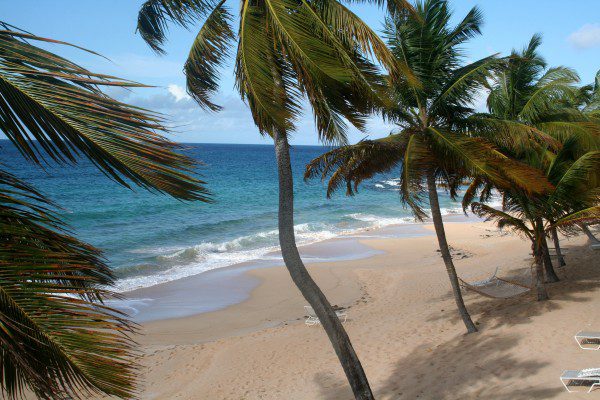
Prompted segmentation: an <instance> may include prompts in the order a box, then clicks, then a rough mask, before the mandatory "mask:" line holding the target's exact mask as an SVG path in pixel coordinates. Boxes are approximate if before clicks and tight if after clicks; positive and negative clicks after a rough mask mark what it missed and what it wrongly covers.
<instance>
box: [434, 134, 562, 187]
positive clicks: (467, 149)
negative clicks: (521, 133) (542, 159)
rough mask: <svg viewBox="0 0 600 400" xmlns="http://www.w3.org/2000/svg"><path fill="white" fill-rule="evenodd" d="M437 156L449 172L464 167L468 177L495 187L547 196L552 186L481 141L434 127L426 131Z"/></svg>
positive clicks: (533, 172) (532, 171)
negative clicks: (487, 182)
mask: <svg viewBox="0 0 600 400" xmlns="http://www.w3.org/2000/svg"><path fill="white" fill-rule="evenodd" d="M428 132H430V133H431V134H432V138H433V140H434V143H435V144H436V146H437V147H438V150H437V153H438V155H442V154H444V155H445V156H444V162H445V163H446V164H447V165H450V167H451V169H458V170H460V169H461V168H467V171H468V173H469V175H470V176H484V177H486V178H488V179H490V180H491V181H492V182H493V183H494V184H495V185H498V186H501V187H505V188H510V187H513V186H514V185H516V186H517V187H519V188H521V189H523V190H525V191H526V192H528V193H548V192H549V191H551V189H552V185H551V184H550V183H549V182H548V180H547V179H546V177H545V175H544V174H543V173H541V172H540V171H539V170H537V169H535V168H531V167H529V166H527V165H525V164H523V163H520V162H518V161H515V160H512V159H510V158H508V157H507V156H505V155H504V154H502V153H500V152H499V151H497V150H496V149H495V148H494V147H493V146H491V145H490V144H489V143H487V142H485V141H484V140H482V139H481V138H472V137H466V136H460V135H457V134H454V133H451V132H447V131H444V130H442V129H439V128H437V127H430V128H428Z"/></svg>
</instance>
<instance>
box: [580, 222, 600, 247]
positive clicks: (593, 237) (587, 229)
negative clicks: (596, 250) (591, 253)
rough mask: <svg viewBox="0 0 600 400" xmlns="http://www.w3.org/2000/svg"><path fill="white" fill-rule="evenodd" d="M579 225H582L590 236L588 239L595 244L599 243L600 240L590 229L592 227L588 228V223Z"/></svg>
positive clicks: (582, 228)
mask: <svg viewBox="0 0 600 400" xmlns="http://www.w3.org/2000/svg"><path fill="white" fill-rule="evenodd" d="M579 226H580V227H581V230H582V231H583V232H584V233H585V234H586V236H587V237H588V240H589V241H590V242H592V243H593V244H599V243H600V240H598V239H597V238H596V236H594V234H593V233H592V231H590V228H588V227H587V225H585V224H580V225H579Z"/></svg>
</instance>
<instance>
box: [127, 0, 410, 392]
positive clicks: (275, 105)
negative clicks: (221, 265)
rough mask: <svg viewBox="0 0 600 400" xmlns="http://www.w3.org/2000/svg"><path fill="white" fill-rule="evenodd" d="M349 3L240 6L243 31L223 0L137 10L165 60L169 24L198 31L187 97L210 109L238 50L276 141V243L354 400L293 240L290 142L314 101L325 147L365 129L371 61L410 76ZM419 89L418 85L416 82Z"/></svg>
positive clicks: (168, 0) (347, 365)
mask: <svg viewBox="0 0 600 400" xmlns="http://www.w3.org/2000/svg"><path fill="white" fill-rule="evenodd" d="M363 2H370V3H377V4H380V5H387V9H388V10H389V12H390V13H392V14H403V13H410V12H411V7H410V5H409V4H408V3H407V2H406V0H388V1H383V0H363ZM344 3H354V1H336V0H331V1H320V0H299V1H289V0H251V1H242V2H241V3H236V5H237V4H239V5H240V9H239V19H240V24H239V29H238V31H237V32H234V30H233V28H232V27H231V22H232V20H233V18H232V15H231V13H230V11H229V8H228V5H227V4H226V2H225V0H222V1H220V2H218V3H213V2H211V1H206V0H149V1H146V2H145V3H144V4H143V5H142V8H141V10H140V13H139V17H138V31H139V32H140V34H141V36H142V38H143V39H144V40H145V41H146V42H147V43H148V44H149V45H150V46H151V47H152V48H153V49H154V50H155V51H157V52H159V53H161V52H163V49H162V46H163V44H164V42H165V38H166V29H167V26H168V25H169V23H174V24H176V25H180V26H184V27H193V26H195V25H196V24H200V23H202V24H201V27H200V28H199V30H198V34H197V36H196V39H195V40H194V43H193V44H192V47H191V49H190V53H189V57H188V60H187V61H186V63H185V66H184V71H185V74H186V79H187V90H188V92H189V93H190V95H191V96H192V97H193V98H194V99H195V100H196V101H197V102H198V103H199V104H200V106H202V107H203V108H204V109H207V110H213V111H216V110H219V109H220V107H219V106H218V105H217V104H215V103H214V102H213V101H212V100H211V95H212V94H214V93H215V92H216V90H217V88H218V74H219V70H218V69H219V68H220V67H221V66H222V64H223V61H224V59H225V57H226V55H227V54H229V52H230V50H232V47H233V44H234V43H235V42H236V41H237V52H236V58H235V75H236V86H237V89H238V90H239V93H240V95H241V97H242V99H243V100H245V101H246V103H247V104H248V105H249V107H250V110H251V112H252V116H253V118H254V122H255V124H256V125H257V127H258V129H259V131H260V133H261V134H263V135H268V136H270V137H271V138H272V139H273V141H274V144H275V146H274V148H275V155H276V159H277V168H278V176H279V221H278V222H279V242H280V245H281V251H282V254H283V259H284V262H285V265H286V267H287V269H288V271H289V273H290V275H291V277H292V280H293V281H294V283H295V284H296V286H297V287H298V288H299V290H300V292H301V293H302V295H303V296H304V298H305V299H306V300H307V301H308V302H309V304H310V305H311V306H312V307H313V308H314V310H315V312H316V314H317V316H318V317H319V319H320V321H321V322H322V325H323V328H324V329H325V331H326V332H327V335H328V336H329V339H330V341H331V343H332V345H333V348H334V350H335V352H336V354H337V356H338V358H339V359H340V362H341V364H342V367H343V368H344V372H345V373H346V377H347V378H348V381H349V383H350V386H351V387H352V390H353V392H354V395H355V397H356V398H357V399H371V398H373V395H372V393H371V389H370V387H369V383H368V381H367V378H366V376H365V373H364V371H363V369H362V366H361V364H360V361H359V359H358V357H357V355H356V353H355V351H354V349H353V347H352V344H351V342H350V339H349V338H348V335H347V334H346V332H345V330H344V328H343V327H342V325H341V323H340V322H339V320H338V319H337V317H336V315H335V312H334V310H333V308H332V307H331V305H330V304H329V302H328V300H327V298H326V297H325V295H324V294H323V292H322V291H321V290H320V289H319V287H318V286H317V285H316V283H315V282H314V281H313V279H312V278H311V276H310V275H309V273H308V271H307V270H306V268H305V266H304V264H303V262H302V259H301V258H300V255H299V253H298V249H297V247H296V241H295V237H294V213H293V211H294V208H293V207H294V204H293V200H294V199H293V181H292V171H291V165H290V155H289V142H288V141H289V135H290V134H292V133H293V131H294V129H295V121H296V117H297V116H298V115H299V113H300V112H301V109H302V105H303V103H302V101H303V99H308V102H309V103H310V106H311V108H312V110H313V114H314V118H315V122H316V126H317V130H318V134H319V138H320V139H321V140H323V141H325V142H330V143H335V142H344V141H345V138H346V128H347V126H346V122H345V120H346V121H348V122H349V123H351V124H352V125H354V126H356V127H359V128H363V127H364V122H365V116H366V115H368V114H369V113H371V112H372V111H373V110H374V109H375V108H376V107H378V105H379V103H380V100H379V92H380V89H381V87H382V83H383V81H382V78H381V77H380V76H379V74H378V68H377V67H376V65H375V64H373V62H372V61H370V60H369V59H368V58H367V56H371V55H373V56H374V57H375V59H376V60H377V61H378V62H379V63H380V64H381V65H383V66H384V67H385V68H386V70H387V71H388V72H389V73H390V74H391V75H393V76H404V77H405V79H407V80H409V81H411V82H414V77H411V76H410V75H409V74H407V71H406V68H405V66H404V65H402V64H400V63H397V62H396V59H395V58H394V57H393V56H392V54H391V53H390V52H389V50H388V49H387V48H386V46H385V44H384V43H383V42H382V40H381V39H380V38H379V37H378V36H377V34H375V33H374V32H373V31H372V30H371V29H370V28H369V27H368V26H367V25H366V24H364V23H363V22H362V21H361V20H360V18H358V16H356V15H355V14H354V13H353V12H352V11H350V10H349V9H348V8H347V7H346V6H345V5H344ZM415 84H416V83H415Z"/></svg>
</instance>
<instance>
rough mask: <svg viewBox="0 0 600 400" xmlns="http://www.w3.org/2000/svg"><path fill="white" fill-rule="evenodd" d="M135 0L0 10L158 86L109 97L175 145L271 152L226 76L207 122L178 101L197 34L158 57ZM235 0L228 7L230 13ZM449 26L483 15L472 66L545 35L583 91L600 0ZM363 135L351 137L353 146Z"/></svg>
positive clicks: (552, 2)
mask: <svg viewBox="0 0 600 400" xmlns="http://www.w3.org/2000/svg"><path fill="white" fill-rule="evenodd" d="M142 2H143V1H142V0H125V1H123V0H102V1H100V0H96V1H92V0H86V1H81V0H52V1H51V0H20V1H18V2H13V1H2V2H0V15H2V20H4V21H6V22H8V23H10V24H13V25H16V26H18V27H20V28H22V29H25V30H28V31H30V32H33V33H35V34H38V35H40V36H46V37H51V38H54V39H59V40H64V41H67V42H71V43H74V44H78V45H81V46H83V47H86V48H89V49H91V50H94V51H97V52H99V53H101V54H102V55H104V56H106V57H108V58H109V59H110V60H111V61H110V62H109V61H106V60H104V59H102V58H99V57H94V56H90V55H88V54H86V53H83V52H81V51H77V50H74V49H67V48H57V47H53V49H54V51H56V52H58V53H59V54H61V55H63V56H66V57H68V58H70V59H71V60H73V61H75V62H78V63H80V64H82V65H84V66H86V67H87V68H89V69H91V70H92V71H94V72H101V73H108V74H112V75H116V76H119V77H123V78H127V79H131V80H134V81H137V82H142V83H145V84H148V85H153V86H157V87H156V88H153V89H141V90H135V91H132V92H124V91H114V92H111V94H112V95H114V96H116V97H118V98H119V99H121V100H123V101H126V102H131V103H134V104H136V105H140V106H143V107H146V108H149V109H152V110H155V111H160V112H162V113H165V114H167V115H168V116H169V118H170V120H171V121H172V123H173V124H174V126H176V133H175V134H174V135H173V136H172V139H174V140H177V141H182V142H213V143H269V140H268V139H265V138H261V137H260V136H259V134H258V132H257V130H256V128H255V126H254V124H253V123H252V118H251V116H250V112H249V110H248V109H247V107H246V106H245V105H244V104H243V103H242V102H241V100H239V97H238V95H237V93H236V92H235V90H234V88H233V69H232V68H231V66H228V67H227V68H225V69H224V70H223V79H222V81H221V82H222V86H221V92H220V93H219V95H218V97H217V98H216V100H217V103H218V104H221V105H223V106H224V107H225V109H224V111H222V112H220V113H216V114H215V113H206V112H204V111H202V110H201V109H199V108H198V107H197V106H196V105H195V103H194V102H193V101H192V100H191V99H190V98H189V97H188V96H187V95H186V94H185V90H184V89H183V88H184V87H185V79H184V75H183V73H182V66H183V63H184V62H185V59H186V57H187V53H188V50H189V47H190V45H191V43H192V40H193V37H194V35H195V33H194V32H188V31H186V30H183V29H177V28H172V29H171V31H170V33H169V35H168V38H169V42H168V44H167V45H166V50H167V52H168V53H167V55H166V56H157V55H156V54H154V53H153V52H152V51H151V50H150V49H149V48H148V47H147V46H146V44H145V43H144V42H143V41H142V39H141V38H140V36H139V35H136V34H135V25H136V18H137V11H138V8H139V6H140V4H142ZM238 4H239V1H236V0H230V2H229V5H230V7H231V8H233V12H234V13H235V12H237V7H238ZM450 4H451V6H452V8H453V10H454V18H455V20H458V19H459V18H462V16H464V14H465V13H466V12H468V10H469V9H470V8H471V7H473V6H479V7H480V8H481V9H482V11H483V14H484V19H485V24H484V26H483V35H482V36H480V37H478V38H476V39H474V40H472V41H471V42H470V44H469V45H468V46H467V47H466V50H467V56H468V59H470V60H476V59H478V58H481V57H485V56H487V55H490V54H492V53H501V54H507V53H508V52H510V50H511V49H512V48H515V47H516V48H521V47H523V46H524V45H525V44H526V43H527V42H528V41H529V39H530V37H531V36H532V35H533V34H534V33H536V32H539V33H542V34H543V37H544V43H543V45H542V47H541V52H542V54H543V55H544V56H545V58H546V60H547V61H548V63H549V64H550V65H553V66H554V65H565V66H568V67H571V68H574V69H575V70H576V71H578V73H579V74H580V75H581V78H582V81H583V82H586V83H587V82H591V81H592V80H593V78H594V76H595V74H596V71H597V70H598V69H600V0H571V1H568V2H566V1H564V0H543V1H540V0H478V1H474V0H454V1H450ZM354 10H355V12H357V14H358V15H360V16H361V17H362V18H363V19H364V20H365V21H366V22H367V23H368V24H369V25H370V26H371V27H373V28H374V29H376V30H379V29H380V27H381V22H382V18H383V14H382V12H381V11H379V10H377V9H376V8H375V7H372V6H360V7H354ZM389 129H390V127H389V126H386V125H385V124H383V123H382V122H381V121H379V120H378V119H375V118H374V119H372V121H371V122H370V123H369V136H370V137H373V138H375V137H381V136H384V135H386V134H387V133H388V132H389ZM364 136H366V135H365V134H364V133H361V132H357V131H353V132H352V133H351V135H350V139H351V141H357V140H359V139H361V138H363V137H364ZM292 143H295V144H316V143H317V140H316V134H315V130H314V126H313V124H312V116H311V115H310V112H307V113H305V115H304V116H303V118H302V119H301V120H300V123H299V129H298V132H297V133H295V135H294V137H293V140H292Z"/></svg>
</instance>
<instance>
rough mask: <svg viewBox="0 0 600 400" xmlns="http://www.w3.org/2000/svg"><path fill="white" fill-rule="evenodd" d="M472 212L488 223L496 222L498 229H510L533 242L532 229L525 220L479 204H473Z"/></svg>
mask: <svg viewBox="0 0 600 400" xmlns="http://www.w3.org/2000/svg"><path fill="white" fill-rule="evenodd" d="M471 210H472V211H473V213H474V214H476V215H478V216H479V217H485V220H486V221H495V222H496V225H498V228H500V229H503V228H509V229H511V230H513V231H514V232H515V233H517V234H520V235H524V236H526V237H528V238H529V239H531V240H533V233H532V231H531V229H530V228H529V227H528V226H527V224H526V223H525V222H524V221H523V220H521V219H519V218H517V217H514V216H512V215H510V214H508V213H506V212H504V211H500V210H496V209H495V208H493V207H490V206H488V205H487V204H483V203H479V202H474V203H472V204H471Z"/></svg>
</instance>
